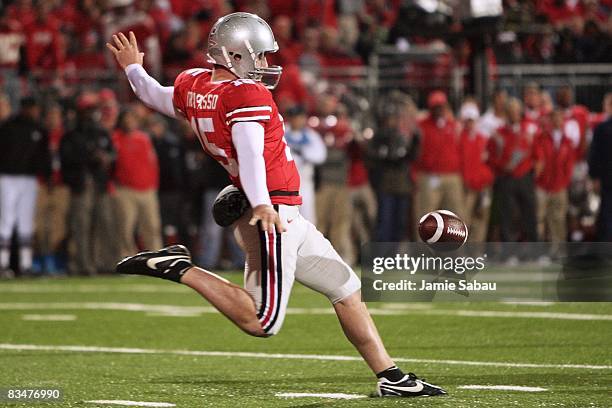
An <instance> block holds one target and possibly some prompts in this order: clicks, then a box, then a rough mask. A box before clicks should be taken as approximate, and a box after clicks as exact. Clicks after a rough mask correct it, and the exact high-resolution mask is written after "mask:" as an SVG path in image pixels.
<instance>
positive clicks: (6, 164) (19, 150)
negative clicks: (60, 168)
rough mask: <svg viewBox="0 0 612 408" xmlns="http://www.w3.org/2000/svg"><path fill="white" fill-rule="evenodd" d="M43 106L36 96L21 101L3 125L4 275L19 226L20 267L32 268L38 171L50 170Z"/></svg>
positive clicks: (0, 210)
mask: <svg viewBox="0 0 612 408" xmlns="http://www.w3.org/2000/svg"><path fill="white" fill-rule="evenodd" d="M40 113H41V110H40V106H39V104H38V102H37V101H36V100H35V99H34V98H24V99H23V100H22V101H21V111H20V112H19V114H18V115H17V116H15V117H14V118H12V119H9V120H8V121H7V122H5V123H4V124H3V125H2V126H1V127H0V135H1V137H0V275H2V276H5V277H11V276H13V275H14V274H13V272H12V271H11V270H10V268H9V267H10V243H11V238H12V235H13V229H14V228H15V227H16V228H17V242H18V245H19V269H20V271H21V273H28V272H29V271H30V269H31V268H32V237H33V234H34V216H35V210H36V195H37V193H38V181H37V179H36V176H37V175H44V176H45V177H47V176H48V175H49V172H50V160H49V151H48V149H47V145H48V141H47V135H46V133H45V131H44V130H43V128H42V126H41V125H40V124H39V120H40Z"/></svg>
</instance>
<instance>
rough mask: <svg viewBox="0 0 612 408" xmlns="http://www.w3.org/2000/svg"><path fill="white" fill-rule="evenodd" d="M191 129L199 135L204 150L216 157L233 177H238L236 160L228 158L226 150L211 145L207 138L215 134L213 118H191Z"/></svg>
mask: <svg viewBox="0 0 612 408" xmlns="http://www.w3.org/2000/svg"><path fill="white" fill-rule="evenodd" d="M191 128H192V129H193V131H194V132H195V133H196V135H198V139H200V143H201V144H202V146H203V147H204V150H206V151H207V152H208V153H209V154H211V155H212V156H214V157H215V159H217V161H218V162H219V164H221V165H222V166H223V167H224V168H225V170H227V172H228V173H229V174H230V175H231V176H232V177H238V162H237V161H236V159H230V158H228V157H227V153H225V150H223V149H222V148H220V147H219V146H217V145H216V144H214V143H211V142H210V141H209V140H208V137H207V136H206V134H207V133H214V132H215V126H214V124H213V120H212V119H211V118H198V119H196V118H191Z"/></svg>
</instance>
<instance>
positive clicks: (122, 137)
mask: <svg viewBox="0 0 612 408" xmlns="http://www.w3.org/2000/svg"><path fill="white" fill-rule="evenodd" d="M112 140H113V145H114V146H115V149H116V150H117V159H116V161H115V181H116V182H117V184H119V185H120V186H123V187H128V188H131V189H133V190H138V191H148V190H157V188H158V187H159V163H158V161H157V154H156V153H155V148H154V147H153V143H151V139H150V138H149V136H148V135H147V134H146V133H143V132H141V131H139V130H135V131H133V132H132V133H131V134H126V133H125V132H123V131H122V130H115V132H114V133H113V136H112Z"/></svg>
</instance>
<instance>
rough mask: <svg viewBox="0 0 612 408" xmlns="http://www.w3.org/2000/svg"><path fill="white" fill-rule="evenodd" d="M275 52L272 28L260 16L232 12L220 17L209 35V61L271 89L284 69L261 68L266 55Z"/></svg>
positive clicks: (276, 46) (276, 48)
mask: <svg viewBox="0 0 612 408" xmlns="http://www.w3.org/2000/svg"><path fill="white" fill-rule="evenodd" d="M276 51H278V44H277V43H276V40H275V39H274V34H273V33H272V29H271V28H270V26H269V25H268V23H266V22H265V21H264V20H263V19H262V18H261V17H259V16H257V15H255V14H251V13H232V14H228V15H226V16H223V17H221V18H220V19H219V20H217V22H216V23H215V25H214V26H213V27H212V29H211V30H210V34H209V35H208V58H209V60H210V62H212V63H213V64H217V65H221V66H224V67H225V68H227V69H229V70H230V71H231V72H233V73H234V74H235V75H236V76H238V77H239V78H248V79H252V80H255V81H259V82H261V83H263V84H264V85H265V86H266V88H269V89H274V88H275V87H276V85H277V84H278V80H279V79H280V76H281V73H282V72H283V69H282V68H281V67H279V66H271V67H266V66H262V64H263V60H264V58H263V57H264V56H265V53H268V52H276Z"/></svg>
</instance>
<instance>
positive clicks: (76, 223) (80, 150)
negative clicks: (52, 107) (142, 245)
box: [60, 93, 116, 275]
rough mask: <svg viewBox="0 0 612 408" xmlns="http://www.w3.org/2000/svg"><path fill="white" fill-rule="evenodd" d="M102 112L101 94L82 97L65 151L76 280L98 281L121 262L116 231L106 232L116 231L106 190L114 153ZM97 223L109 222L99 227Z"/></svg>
mask: <svg viewBox="0 0 612 408" xmlns="http://www.w3.org/2000/svg"><path fill="white" fill-rule="evenodd" d="M98 106H99V104H98V98H97V95H96V94H93V93H84V94H82V95H81V96H80V97H79V99H78V102H77V110H78V118H77V124H76V127H75V128H74V129H73V130H71V131H70V132H68V133H66V135H65V136H64V137H63V138H62V142H61V145H60V158H61V164H62V175H63V178H64V183H66V185H67V186H68V187H69V189H70V196H71V199H70V221H69V223H70V225H69V229H70V239H71V248H70V255H71V256H70V259H69V262H68V270H69V272H70V273H71V274H80V273H83V274H86V275H93V274H95V273H96V272H97V271H98V270H99V269H104V268H108V267H109V266H108V265H112V262H113V261H114V256H116V255H115V254H113V252H115V251H114V247H113V246H112V244H113V242H116V239H115V238H113V236H112V235H111V234H112V233H113V231H112V228H105V226H110V225H112V218H113V217H112V214H111V213H110V211H111V205H110V202H109V200H110V199H109V197H108V192H107V188H108V182H109V179H110V173H111V169H112V165H113V162H114V158H115V150H114V147H113V144H112V142H111V139H110V135H109V133H108V131H106V130H105V129H104V128H103V127H102V126H101V124H100V114H99V112H98ZM96 219H98V220H99V219H101V220H103V221H105V222H98V221H95V222H94V220H96ZM96 227H97V228H96ZM111 258H113V259H111Z"/></svg>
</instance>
